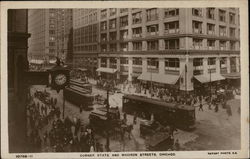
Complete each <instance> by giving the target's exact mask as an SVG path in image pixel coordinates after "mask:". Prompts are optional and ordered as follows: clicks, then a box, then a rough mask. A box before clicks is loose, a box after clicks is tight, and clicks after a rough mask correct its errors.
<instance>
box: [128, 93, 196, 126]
mask: <svg viewBox="0 0 250 159" xmlns="http://www.w3.org/2000/svg"><path fill="white" fill-rule="evenodd" d="M123 111H124V112H126V113H127V114H131V115H134V114H135V113H136V114H137V115H138V116H139V117H141V118H143V119H147V120H150V118H151V115H152V114H153V115H154V120H156V121H158V122H159V123H161V124H162V125H172V126H175V127H177V128H179V129H184V130H190V129H193V128H194V126H195V108H194V107H192V106H188V105H182V104H176V103H166V102H164V101H160V100H156V99H150V98H147V97H142V96H138V95H124V96H123Z"/></svg>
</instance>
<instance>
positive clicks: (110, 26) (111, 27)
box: [109, 19, 116, 29]
mask: <svg viewBox="0 0 250 159" xmlns="http://www.w3.org/2000/svg"><path fill="white" fill-rule="evenodd" d="M115 28H116V19H111V20H109V29H115Z"/></svg>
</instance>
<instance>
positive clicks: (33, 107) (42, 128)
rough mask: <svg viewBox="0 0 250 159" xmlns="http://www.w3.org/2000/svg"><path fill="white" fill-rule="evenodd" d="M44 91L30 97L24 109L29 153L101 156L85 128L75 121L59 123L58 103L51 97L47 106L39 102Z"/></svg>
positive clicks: (69, 120)
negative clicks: (27, 127)
mask: <svg viewBox="0 0 250 159" xmlns="http://www.w3.org/2000/svg"><path fill="white" fill-rule="evenodd" d="M46 94H47V92H46V90H44V91H39V93H38V94H37V92H36V97H35V96H33V95H30V96H29V103H28V106H27V117H28V123H29V124H28V126H29V129H28V130H29V131H28V134H27V135H28V143H29V148H30V151H31V152H41V151H49V152H51V151H52V152H97V151H98V152H102V151H103V145H102V144H100V143H99V142H97V140H96V139H95V135H94V132H93V129H92V128H91V127H90V126H84V124H83V122H82V121H81V120H80V119H79V118H77V117H75V116H74V117H73V118H70V117H68V116H67V117H66V118H65V119H64V120H62V119H61V111H60V108H59V107H58V106H57V99H56V98H52V97H50V100H49V103H48V102H45V101H41V100H40V99H46V100H47V98H39V100H35V98H37V99H38V97H41V96H47V95H46Z"/></svg>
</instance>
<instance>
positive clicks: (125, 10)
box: [120, 8, 128, 13]
mask: <svg viewBox="0 0 250 159" xmlns="http://www.w3.org/2000/svg"><path fill="white" fill-rule="evenodd" d="M125 12H128V8H121V9H120V13H125Z"/></svg>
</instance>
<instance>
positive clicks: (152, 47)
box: [147, 40, 159, 50]
mask: <svg viewBox="0 0 250 159" xmlns="http://www.w3.org/2000/svg"><path fill="white" fill-rule="evenodd" d="M147 44H148V50H158V46H159V45H158V40H155V41H148V42H147Z"/></svg>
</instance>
